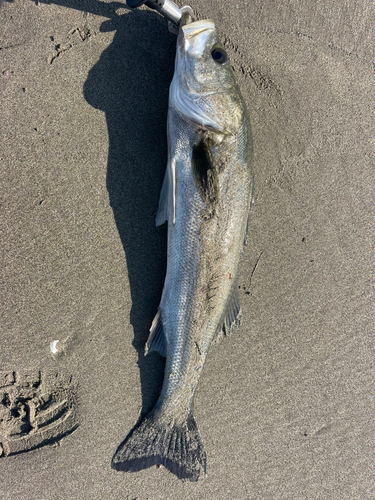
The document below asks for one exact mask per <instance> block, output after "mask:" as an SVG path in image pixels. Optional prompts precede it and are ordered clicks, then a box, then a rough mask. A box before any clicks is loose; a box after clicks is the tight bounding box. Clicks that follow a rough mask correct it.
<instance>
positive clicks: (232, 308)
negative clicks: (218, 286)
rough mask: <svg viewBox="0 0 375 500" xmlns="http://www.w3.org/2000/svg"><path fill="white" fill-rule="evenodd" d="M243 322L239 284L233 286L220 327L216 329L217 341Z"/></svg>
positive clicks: (215, 339) (215, 338)
mask: <svg viewBox="0 0 375 500" xmlns="http://www.w3.org/2000/svg"><path fill="white" fill-rule="evenodd" d="M240 323H241V305H240V294H239V292H238V286H237V284H235V285H234V286H233V290H232V293H231V295H230V297H229V299H228V303H227V307H226V309H225V312H224V314H223V317H222V321H221V322H220V325H219V328H218V329H217V330H216V333H215V336H214V341H215V342H217V341H219V340H220V339H221V337H222V336H223V335H229V334H230V333H232V331H233V330H234V328H235V327H236V326H238V325H239V324H240Z"/></svg>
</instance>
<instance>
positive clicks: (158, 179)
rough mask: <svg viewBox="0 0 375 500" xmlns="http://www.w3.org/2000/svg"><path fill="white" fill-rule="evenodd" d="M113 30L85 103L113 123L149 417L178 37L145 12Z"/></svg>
mask: <svg viewBox="0 0 375 500" xmlns="http://www.w3.org/2000/svg"><path fill="white" fill-rule="evenodd" d="M113 30H115V31H116V34H115V36H114V39H113V42H112V43H111V45H110V46H109V47H108V48H107V49H105V50H104V52H103V53H102V55H101V57H100V60H99V61H98V62H97V63H96V64H95V66H94V67H93V68H92V69H91V70H90V72H89V75H88V78H87V80H86V82H85V85H84V96H85V99H86V100H87V102H88V103H89V104H90V105H91V106H93V107H95V108H98V109H100V110H102V111H104V112H105V114H106V119H107V126H108V135H109V151H108V170H107V189H108V193H109V199H110V204H111V207H112V210H113V214H114V218H115V221H116V225H117V229H118V232H119V234H120V237H121V241H122V244H123V247H124V250H125V254H126V260H127V268H128V276H129V283H130V290H131V297H132V310H131V315H130V322H131V324H132V326H133V329H134V340H133V346H134V347H135V349H136V350H137V351H138V356H139V359H138V365H139V370H140V378H141V385H142V415H144V414H146V413H148V412H149V411H150V410H151V408H152V407H153V406H154V404H155V403H156V400H157V398H158V395H159V392H160V388H161V384H162V381H163V368H164V361H163V360H162V358H161V357H160V356H159V355H158V354H155V353H152V354H150V356H147V357H145V356H144V345H145V341H146V339H147V336H148V331H149V328H150V325H151V322H152V320H153V316H154V314H155V313H156V310H157V306H158V303H159V300H160V297H161V292H162V288H163V282H164V277H165V269H166V227H165V226H164V227H162V228H156V226H155V213H156V210H157V206H158V199H159V193H160V189H161V184H162V180H163V176H164V171H165V166H166V163H167V137H166V119H167V110H168V89H169V84H170V81H171V79H172V76H173V63H174V54H175V44H176V38H175V36H173V35H171V34H170V33H169V32H168V30H167V29H166V22H165V21H164V20H163V19H161V18H160V17H159V16H158V15H156V14H155V13H152V12H145V11H135V12H129V13H126V14H124V15H122V16H117V15H115V16H114V17H113V18H112V19H110V20H108V21H105V22H104V23H103V24H102V26H101V31H113ZM119 272H121V270H119ZM123 272H126V271H125V269H124V270H123Z"/></svg>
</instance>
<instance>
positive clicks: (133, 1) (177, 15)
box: [126, 0, 194, 34]
mask: <svg viewBox="0 0 375 500" xmlns="http://www.w3.org/2000/svg"><path fill="white" fill-rule="evenodd" d="M126 4H127V6H128V7H130V8H131V9H136V8H138V7H140V6H141V5H143V4H146V5H147V7H150V9H154V10H157V11H158V12H160V14H161V15H162V16H164V17H165V18H166V19H168V21H169V22H168V29H169V31H170V32H171V33H175V34H178V30H179V25H180V21H181V22H182V23H183V24H188V23H191V22H192V21H193V20H194V13H193V9H192V8H191V7H189V6H187V5H185V6H184V7H181V9H180V8H179V7H177V5H176V4H175V3H173V2H172V1H171V0H126Z"/></svg>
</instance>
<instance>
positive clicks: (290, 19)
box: [0, 0, 375, 500]
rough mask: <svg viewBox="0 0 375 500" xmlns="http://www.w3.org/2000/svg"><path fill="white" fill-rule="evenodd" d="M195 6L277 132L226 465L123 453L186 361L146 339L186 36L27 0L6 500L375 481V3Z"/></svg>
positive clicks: (207, 377) (139, 19) (1, 213)
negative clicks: (118, 460) (138, 461)
mask: <svg viewBox="0 0 375 500" xmlns="http://www.w3.org/2000/svg"><path fill="white" fill-rule="evenodd" d="M180 5H182V4H180ZM191 6H192V7H193V8H194V10H195V11H196V12H197V13H198V14H199V17H200V18H211V19H214V20H215V22H216V23H217V26H218V28H219V31H220V34H221V38H222V40H223V42H224V43H225V47H226V49H227V51H228V54H229V57H230V59H231V62H232V64H233V67H234V71H235V74H236V76H237V79H238V83H239V85H240V87H241V90H242V93H243V96H244V99H245V100H246V103H247V105H248V108H249V113H250V117H251V120H252V126H253V135H254V171H255V204H254V211H253V217H252V220H251V225H250V232H249V237H248V243H247V246H246V247H245V252H244V255H243V258H242V261H241V269H240V281H239V285H240V298H241V304H242V311H243V314H242V325H241V326H240V328H238V329H237V330H236V331H235V333H233V335H232V336H231V337H230V338H224V339H223V340H222V341H221V342H220V344H218V345H215V346H212V348H211V350H210V352H209V355H208V359H207V362H206V366H205V369H204V372H203V374H202V377H201V380H200V383H199V386H198V390H197V394H196V398H195V416H196V420H197V422H198V425H199V429H200V432H201V435H202V438H203V441H204V443H205V447H206V451H207V456H208V476H207V478H206V480H205V481H202V482H199V483H197V484H194V483H183V482H181V481H179V480H178V479H176V477H175V476H173V475H172V474H170V473H169V472H168V471H167V470H165V469H164V468H162V467H160V468H157V467H153V468H151V469H148V470H145V471H141V472H137V473H134V474H128V473H123V472H117V471H115V470H112V469H111V459H112V457H113V454H114V453H115V451H116V449H117V447H118V445H119V444H120V443H121V442H122V441H123V440H124V438H125V437H126V435H127V434H128V433H129V431H130V430H131V429H132V428H133V426H134V425H135V423H136V422H137V420H138V419H139V417H140V415H141V413H142V412H146V411H148V410H150V409H151V408H152V406H153V404H154V403H155V401H156V399H157V397H158V391H159V390H160V384H161V382H162V378H163V361H162V359H161V358H160V357H159V355H158V354H156V353H152V354H150V356H148V357H147V358H145V357H144V356H143V349H144V343H145V341H146V339H147V335H148V329H149V328H150V325H151V322H152V320H153V317H154V315H155V313H156V310H157V306H158V303H159V300H160V296H161V291H162V287H163V280H164V275H165V267H166V228H165V226H162V227H159V228H156V227H155V213H156V211H157V207H158V198H159V192H160V188H161V184H162V181H163V176H164V170H165V165H166V157H167V150H166V146H167V137H166V116H167V105H168V87H169V83H170V81H171V79H172V75H173V63H174V51H175V40H176V38H175V36H174V35H172V34H170V33H169V32H168V30H167V28H166V21H165V20H164V19H162V18H161V17H160V16H159V15H158V14H156V13H155V12H152V11H150V10H146V9H143V10H140V11H137V12H129V11H128V10H127V9H126V8H125V5H124V4H123V3H120V2H104V1H99V0H43V1H40V2H35V1H32V0H14V1H13V2H10V1H3V2H1V7H0V92H1V103H0V124H1V126H0V191H1V199H0V241H1V246H0V252H1V255H0V262H1V266H0V282H1V292H0V293H1V298H0V329H1V341H0V342H1V343H0V397H1V402H0V403H1V404H0V420H1V421H0V442H3V443H5V445H4V446H3V445H2V446H1V447H0V455H2V456H0V499H1V500H14V499H17V500H81V499H82V500H88V499H90V500H120V499H121V500H135V499H136V500H147V499H149V500H159V499H160V500H181V499H186V500H191V499H194V500H195V499H196V500H198V499H209V500H228V499H233V500H246V499H249V500H336V499H337V500H371V499H374V498H375V476H374V464H375V448H374V434H375V420H374V414H375V399H374V376H375V362H374V352H375V351H374V343H375V342H374V327H375V300H374V299H375V294H374V285H375V220H374V201H375V176H374V171H375V170H374V165H375V139H374V137H375V135H374V130H375V106H374V96H375V72H374V69H375V57H374V50H375V49H374V47H375V33H374V26H375V14H374V6H373V3H372V2H369V1H368V0H366V1H365V0H357V1H355V2H349V1H344V0H343V1H336V0H327V1H325V2H313V1H310V2H295V1H292V0H279V1H277V2H275V1H272V0H231V1H227V2H223V1H218V0H205V1H204V0H192V2H191ZM57 340H58V342H57V343H56V342H55V343H54V344H52V346H51V343H53V342H54V341H57ZM51 347H52V350H53V351H56V352H55V353H52V351H51ZM54 377H55V379H54ZM46 394H47V396H46ZM48 394H49V395H50V399H48ZM64 422H65V423H64ZM47 426H52V427H47ZM59 426H60V427H59ZM38 433H39V434H38ZM26 434H27V436H26V438H25V435H26ZM20 435H22V436H23V441H22V442H21V441H17V443H16V444H17V446H19V447H21V448H22V446H24V447H26V448H27V447H29V448H30V451H27V452H24V453H13V452H12V451H11V450H12V449H16V448H14V447H15V446H16V444H15V442H16V438H17V436H18V437H19V436H20ZM38 436H39V437H38ZM41 436H47V439H46V442H48V444H45V442H44V441H41ZM9 443H10V444H11V446H13V448H9ZM38 443H39V444H43V446H41V447H38V446H37V445H38ZM7 446H8V447H7ZM31 448H33V449H31ZM17 450H18V451H23V449H19V448H17ZM6 455H7V456H6Z"/></svg>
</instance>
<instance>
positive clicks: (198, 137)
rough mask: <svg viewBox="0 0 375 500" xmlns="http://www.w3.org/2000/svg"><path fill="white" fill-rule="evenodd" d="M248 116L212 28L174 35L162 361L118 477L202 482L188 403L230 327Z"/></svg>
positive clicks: (244, 204) (198, 26)
mask: <svg viewBox="0 0 375 500" xmlns="http://www.w3.org/2000/svg"><path fill="white" fill-rule="evenodd" d="M251 159H252V138H251V128H250V121H249V116H248V112H247V110H246V106H245V103H244V101H243V99H242V97H241V93H240V90H239V88H238V85H237V83H236V81H235V78H234V75H233V72H232V69H231V66H230V63H229V60H228V58H227V55H226V53H225V50H224V48H223V47H222V45H221V44H220V42H219V40H218V38H217V33H216V29H215V25H214V23H213V22H212V21H209V20H204V21H197V22H194V23H191V24H188V25H186V26H183V27H182V28H181V29H180V33H179V36H178V41H177V52H176V63H175V73H174V78H173V81H172V83H171V87H170V98H169V112H168V165H167V171H166V174H165V178H164V183H163V187H162V192H161V195H160V202H159V210H158V213H157V217H156V223H157V224H158V225H159V224H162V223H163V222H165V221H166V220H167V221H168V260H167V273H166V278H165V283H164V289H163V294H162V298H161V302H160V306H159V309H158V313H157V315H156V317H155V319H154V322H153V324H152V327H151V330H150V336H149V339H148V341H147V344H146V352H152V351H157V352H159V353H160V354H162V355H163V356H165V357H166V365H165V376H164V383H163V387H162V390H161V394H160V397H159V399H158V402H157V404H156V406H155V408H154V409H153V410H152V411H151V413H150V414H149V415H147V416H146V417H145V419H144V420H143V421H142V422H141V424H140V426H139V427H138V428H136V429H135V430H134V431H133V433H132V434H130V435H129V436H128V438H127V439H126V440H125V442H124V443H123V444H122V445H121V446H120V447H119V449H118V451H117V453H116V455H115V456H114V459H113V467H114V468H115V469H118V470H125V471H137V470H140V469H143V468H147V467H150V466H152V465H154V464H162V465H164V466H165V467H166V468H168V469H169V470H170V471H171V472H173V473H174V474H176V475H177V477H179V478H180V479H185V480H190V481H197V480H198V479H199V478H200V477H204V476H205V474H206V461H207V459H206V453H205V450H204V445H203V442H202V439H201V436H200V434H199V430H198V427H197V424H196V421H195V418H194V414H193V399H194V393H195V389H196V387H197V384H198V380H199V377H200V375H201V373H202V368H203V365H204V362H205V360H206V356H207V352H208V349H209V347H210V345H211V343H212V342H213V341H214V340H216V339H218V338H219V337H220V336H221V335H222V334H227V333H228V332H230V331H231V330H232V328H233V327H234V326H235V325H236V324H237V323H238V322H239V318H240V304H239V296H238V285H237V275H238V264H239V260H240V256H241V253H242V251H243V244H244V240H245V238H246V232H247V224H248V217H249V213H250V208H251V203H252V193H253V177H252V171H251Z"/></svg>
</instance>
